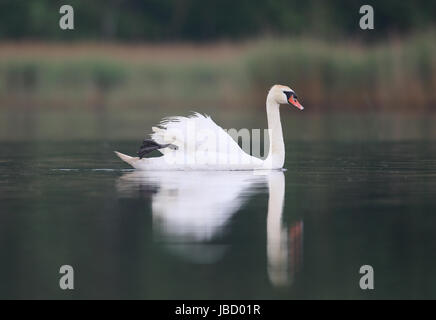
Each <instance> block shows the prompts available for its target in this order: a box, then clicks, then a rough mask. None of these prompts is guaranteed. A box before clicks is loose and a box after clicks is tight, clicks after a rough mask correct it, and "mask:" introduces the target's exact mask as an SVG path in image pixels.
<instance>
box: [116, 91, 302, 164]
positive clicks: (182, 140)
mask: <svg viewBox="0 0 436 320" xmlns="http://www.w3.org/2000/svg"><path fill="white" fill-rule="evenodd" d="M281 104H290V105H293V106H295V107H297V108H298V109H300V110H303V109H304V108H303V106H302V105H301V104H300V102H299V101H298V99H297V96H296V94H295V92H294V91H293V90H292V89H291V88H289V87H287V86H282V85H274V86H273V87H272V88H271V89H270V90H269V92H268V96H267V99H266V113H267V118H268V135H269V141H270V146H269V153H268V156H267V158H266V159H265V160H262V159H259V158H256V157H253V156H251V155H249V154H247V153H245V152H244V151H243V150H242V149H241V148H240V147H239V145H238V144H237V143H236V142H235V141H234V140H233V139H232V137H231V136H230V135H229V134H228V133H226V132H225V131H224V130H223V129H222V128H221V127H220V126H218V125H217V124H216V123H215V122H214V121H213V120H212V119H211V118H210V117H209V116H203V115H201V114H199V113H196V114H194V115H193V116H190V117H170V118H166V119H163V120H162V121H161V122H160V124H159V127H153V128H152V129H153V132H154V133H153V134H152V135H151V139H147V140H144V142H143V144H142V146H141V148H140V150H139V152H138V155H139V157H130V156H128V155H125V154H122V153H120V152H117V151H115V153H116V154H117V155H118V157H120V158H121V160H123V161H125V162H127V163H128V164H130V165H131V166H132V167H133V168H135V169H138V170H259V169H281V168H283V164H284V162H285V145H284V142H283V132H282V124H281V122H280V110H279V108H280V105H281ZM153 150H159V151H160V152H161V153H162V154H163V156H161V157H154V158H143V156H144V155H145V154H147V153H149V152H151V151H153Z"/></svg>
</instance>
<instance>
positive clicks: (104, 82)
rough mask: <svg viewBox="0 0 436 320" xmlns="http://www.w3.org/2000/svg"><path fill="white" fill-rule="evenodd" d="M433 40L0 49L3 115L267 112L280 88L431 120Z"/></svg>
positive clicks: (309, 102)
mask: <svg viewBox="0 0 436 320" xmlns="http://www.w3.org/2000/svg"><path fill="white" fill-rule="evenodd" d="M434 39H435V36H434V33H432V32H428V33H425V34H424V35H415V36H410V37H408V38H406V39H402V40H396V39H389V41H386V42H383V43H378V44H372V45H362V44H359V43H349V42H341V43H327V42H321V41H314V40H307V39H264V40H258V41H250V42H244V43H242V44H237V45H236V44H232V43H216V44H208V45H189V44H171V45H170V44H168V45H165V44H163V45H122V44H96V43H81V44H80V43H75V44H53V43H50V44H46V43H31V42H30V43H29V42H24V43H3V44H0V108H4V107H19V106H22V107H25V108H50V107H54V108H89V107H93V108H106V107H108V106H110V107H114V108H129V107H140V106H144V105H154V106H155V107H158V108H159V107H171V109H173V108H178V107H179V108H189V107H190V106H192V105H205V104H212V105H213V104H218V105H220V106H225V107H232V108H233V107H241V108H243V107H244V106H250V108H252V107H253V106H255V107H256V108H258V109H261V108H263V106H264V99H265V94H266V91H267V90H268V88H269V87H270V86H271V85H273V84H274V83H283V84H289V85H291V86H292V87H294V89H295V90H296V91H297V92H298V94H299V96H300V97H301V99H302V101H303V102H304V104H305V105H306V106H310V108H309V110H311V112H312V111H320V112H325V111H331V110H333V111H336V110H338V111H346V112H374V111H386V112H391V111H394V112H397V111H404V112H407V113H410V112H417V111H419V112H429V111H432V110H433V109H434V105H435V103H436V42H435V41H434Z"/></svg>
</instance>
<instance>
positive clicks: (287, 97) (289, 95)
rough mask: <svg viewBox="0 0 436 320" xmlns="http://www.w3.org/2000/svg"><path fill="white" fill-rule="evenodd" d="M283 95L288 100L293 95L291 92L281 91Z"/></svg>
mask: <svg viewBox="0 0 436 320" xmlns="http://www.w3.org/2000/svg"><path fill="white" fill-rule="evenodd" d="M283 93H284V94H285V95H286V99H287V100H289V98H290V97H291V96H292V95H294V93H293V92H292V91H283Z"/></svg>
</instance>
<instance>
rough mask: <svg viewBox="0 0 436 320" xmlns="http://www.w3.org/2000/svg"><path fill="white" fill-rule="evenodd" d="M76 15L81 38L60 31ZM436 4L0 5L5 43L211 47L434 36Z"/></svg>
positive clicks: (430, 0)
mask: <svg viewBox="0 0 436 320" xmlns="http://www.w3.org/2000/svg"><path fill="white" fill-rule="evenodd" d="M63 4H70V5H72V6H73V8H74V10H75V26H76V28H75V31H74V32H70V33H69V34H65V32H62V31H61V30H60V28H58V27H57V26H58V21H59V17H60V14H59V8H60V6H61V5H63ZM363 4H370V5H373V6H374V7H375V8H376V10H375V24H376V30H375V31H374V32H373V33H372V34H371V36H368V34H367V33H365V32H362V30H360V28H359V25H358V23H357V22H358V21H359V18H360V15H359V8H360V6H362V5H363ZM435 18H436V1H434V0H418V1H416V0H402V1H398V0H383V1H366V0H365V1H362V0H348V1H344V0H329V1H320V0H305V1H297V0H257V1H252V0H238V1H234V0H220V1H211V0H207V1H206V0H107V1H96V0H93V1H90V0H69V1H65V0H62V1H57V0H31V1H30V0H0V38H1V39H14V40H17V39H43V40H59V39H64V40H65V39H66V38H70V39H71V38H72V39H80V40H102V39H106V40H121V41H138V40H144V41H174V40H178V41H212V40H219V39H236V40H238V39H241V38H253V37H260V36H265V35H277V36H299V35H301V36H307V35H311V36H320V37H349V36H356V35H359V36H361V37H363V38H365V39H371V40H373V39H379V38H381V37H383V36H385V35H387V34H389V35H391V34H404V33H408V32H416V31H419V30H420V29H428V28H430V27H432V25H433V24H434V23H435V21H436V19H435Z"/></svg>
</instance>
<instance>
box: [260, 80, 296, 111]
mask: <svg viewBox="0 0 436 320" xmlns="http://www.w3.org/2000/svg"><path fill="white" fill-rule="evenodd" d="M267 99H272V100H273V101H275V102H277V103H278V104H291V105H293V106H294V107H297V108H298V109H300V110H303V109H304V107H303V106H302V105H301V104H300V102H299V101H298V97H297V95H296V94H295V91H294V90H292V89H291V88H289V87H287V86H282V85H279V84H276V85H275V86H273V87H272V88H271V89H270V90H269V93H268V98H267Z"/></svg>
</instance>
